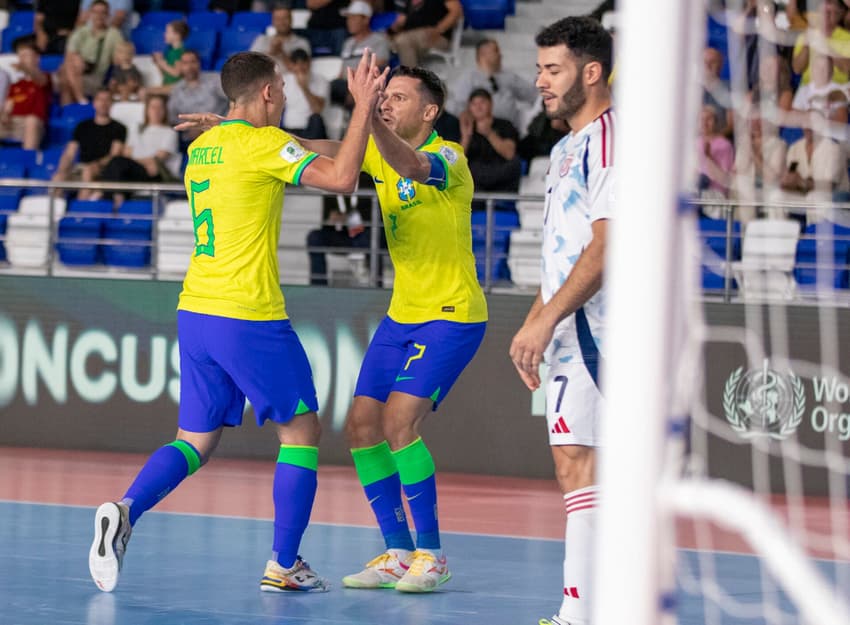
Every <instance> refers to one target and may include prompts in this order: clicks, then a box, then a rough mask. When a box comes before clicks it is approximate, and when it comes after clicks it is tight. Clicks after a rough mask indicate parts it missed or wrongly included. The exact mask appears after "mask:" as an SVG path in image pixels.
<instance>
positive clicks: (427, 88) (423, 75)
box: [390, 65, 446, 117]
mask: <svg viewBox="0 0 850 625" xmlns="http://www.w3.org/2000/svg"><path fill="white" fill-rule="evenodd" d="M396 76H407V77H409V78H415V79H416V80H418V81H419V92H420V93H421V94H422V95H424V96H425V99H426V100H428V101H429V102H430V103H431V104H436V105H437V108H438V109H439V110H438V112H437V117H439V116H440V114H441V113H442V112H443V104H445V102H446V86H445V85H444V84H443V81H442V80H440V77H439V76H437V74H435V73H434V72H432V71H431V70H430V69H425V68H424V67H408V66H406V65H399V66H398V67H396V68H395V69H394V70H393V71H392V74H390V79H393V78H395V77H396Z"/></svg>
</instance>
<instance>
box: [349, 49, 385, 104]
mask: <svg viewBox="0 0 850 625" xmlns="http://www.w3.org/2000/svg"><path fill="white" fill-rule="evenodd" d="M388 73H389V67H387V68H385V69H384V71H383V72H382V71H380V70H379V69H378V63H377V55H376V54H375V53H374V52H372V51H371V50H369V49H368V48H366V49H365V50H364V51H363V56H361V57H360V62H359V63H358V64H357V68H356V69H354V70H352V69H351V68H350V67H349V68H348V69H347V74H348V76H347V78H348V91H349V92H350V93H351V97H352V98H353V99H354V103H355V104H361V103H362V104H365V105H367V106H374V105H375V104H376V103H377V102H378V99H379V98H380V97H381V94H382V92H383V89H384V84H385V83H386V80H387V74H388Z"/></svg>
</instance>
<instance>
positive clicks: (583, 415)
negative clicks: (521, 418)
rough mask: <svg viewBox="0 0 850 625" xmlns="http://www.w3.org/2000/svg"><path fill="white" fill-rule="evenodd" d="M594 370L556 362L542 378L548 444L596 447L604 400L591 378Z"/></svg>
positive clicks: (576, 363)
mask: <svg viewBox="0 0 850 625" xmlns="http://www.w3.org/2000/svg"><path fill="white" fill-rule="evenodd" d="M595 375H596V367H593V366H589V365H588V363H584V362H557V363H554V364H552V365H550V366H549V373H548V376H547V378H546V382H545V384H546V427H547V428H548V430H549V444H550V445H585V446H587V447H598V446H599V437H600V434H601V429H602V422H601V416H602V409H603V406H604V399H603V397H602V393H600V392H599V387H598V386H597V382H596V380H595V379H594V377H595Z"/></svg>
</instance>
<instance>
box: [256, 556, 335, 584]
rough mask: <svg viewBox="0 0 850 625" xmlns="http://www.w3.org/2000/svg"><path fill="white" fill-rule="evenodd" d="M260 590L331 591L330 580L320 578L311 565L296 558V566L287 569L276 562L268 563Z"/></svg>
mask: <svg viewBox="0 0 850 625" xmlns="http://www.w3.org/2000/svg"><path fill="white" fill-rule="evenodd" d="M260 590H262V591H264V592H290V591H295V592H327V591H328V590H330V584H328V580H326V579H324V578H323V577H319V576H318V575H317V574H316V572H315V571H314V570H313V569H311V568H310V565H309V564H307V563H306V562H304V560H302V559H301V556H298V557H297V558H295V564H293V565H292V566H291V567H290V568H288V569H285V568H283V567H282V566H281V565H280V564H278V563H277V562H275V561H274V560H269V561H268V562H266V570H265V572H264V573H263V579H261V580H260Z"/></svg>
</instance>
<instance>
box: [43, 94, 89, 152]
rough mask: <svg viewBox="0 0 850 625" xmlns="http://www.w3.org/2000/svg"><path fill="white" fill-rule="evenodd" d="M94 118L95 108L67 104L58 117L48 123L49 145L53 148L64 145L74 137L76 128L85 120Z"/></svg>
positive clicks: (60, 110) (85, 105)
mask: <svg viewBox="0 0 850 625" xmlns="http://www.w3.org/2000/svg"><path fill="white" fill-rule="evenodd" d="M93 117H94V107H93V106H92V105H91V104H77V103H72V104H66V105H64V106H62V107H61V108H60V109H59V116H58V117H51V118H50V119H48V122H47V143H48V145H51V146H57V145H64V144H65V143H68V141H70V140H71V138H72V137H73V135H74V128H76V127H77V124H79V123H80V122H81V121H83V120H84V119H91V118H93Z"/></svg>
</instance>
